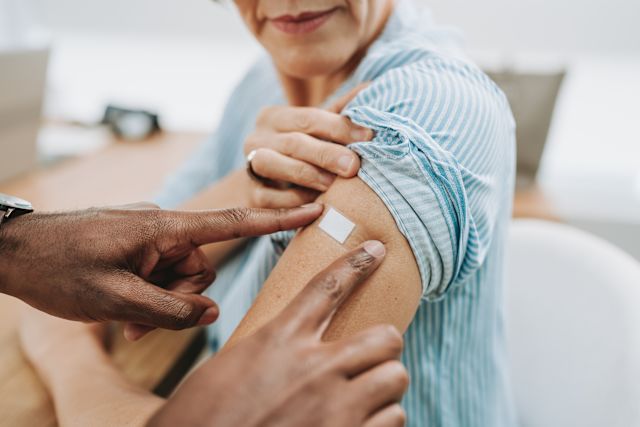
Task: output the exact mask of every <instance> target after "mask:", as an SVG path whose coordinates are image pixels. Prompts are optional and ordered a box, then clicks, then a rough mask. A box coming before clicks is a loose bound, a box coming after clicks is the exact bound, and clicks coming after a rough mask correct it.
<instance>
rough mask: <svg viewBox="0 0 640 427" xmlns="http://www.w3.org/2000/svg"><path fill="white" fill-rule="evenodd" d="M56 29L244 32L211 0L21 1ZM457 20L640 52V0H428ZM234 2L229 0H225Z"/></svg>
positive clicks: (553, 41)
mask: <svg viewBox="0 0 640 427" xmlns="http://www.w3.org/2000/svg"><path fill="white" fill-rule="evenodd" d="M22 1H25V2H30V3H32V4H33V5H34V7H35V9H37V11H38V13H39V15H40V17H41V18H42V20H43V22H44V23H46V24H47V25H48V26H49V27H50V28H51V29H53V30H55V31H66V30H69V29H76V30H90V31H105V32H111V33H113V32H120V31H126V32H133V33H140V32H148V33H155V34H162V35H170V34H173V35H179V36H186V35H189V36H194V37H204V38H207V37H226V38H227V41H231V40H233V39H235V38H237V37H240V36H241V35H242V34H243V33H244V32H243V31H242V30H241V29H240V28H239V27H238V25H237V22H236V21H235V20H230V19H229V17H228V15H229V14H228V13H223V12H222V11H221V9H227V10H228V9H230V8H231V7H230V5H229V4H227V5H225V6H223V7H222V8H221V7H220V6H216V5H212V4H211V3H212V2H211V0H22ZM422 2H423V3H425V4H427V5H429V6H430V7H431V8H432V10H433V11H434V14H435V15H436V17H437V18H438V20H439V21H440V22H442V23H448V24H452V25H456V26H459V27H460V28H462V29H464V32H465V33H466V35H467V44H468V46H470V47H472V48H474V49H488V50H494V49H499V50H503V51H513V50H518V51H519V50H522V49H526V50H541V51H560V52H567V53H572V52H574V51H597V52H603V53H611V52H625V51H629V50H634V51H636V52H637V51H640V25H638V18H639V17H640V2H638V1H630V0H586V1H585V0H519V1H510V0H485V1H469V0H422ZM227 3H229V2H227Z"/></svg>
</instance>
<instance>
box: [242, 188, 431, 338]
mask: <svg viewBox="0 0 640 427" xmlns="http://www.w3.org/2000/svg"><path fill="white" fill-rule="evenodd" d="M319 201H321V202H322V203H324V204H325V211H326V210H327V209H328V208H329V207H333V208H334V209H336V210H338V211H339V212H341V213H342V214H343V215H344V216H346V217H347V218H348V219H349V220H351V221H352V222H353V223H355V228H354V230H353V232H352V233H351V234H350V235H349V237H348V239H347V240H346V241H345V243H344V244H341V243H339V242H338V241H336V240H334V239H333V238H332V237H331V236H329V235H328V234H326V233H325V232H324V231H322V230H321V229H320V228H319V227H318V223H319V221H320V220H318V221H316V222H315V223H313V224H311V225H310V226H308V227H306V228H305V229H304V230H302V231H301V232H300V233H298V235H297V236H296V237H295V238H294V239H293V241H292V242H291V243H290V244H289V246H288V247H287V250H286V251H285V252H284V254H283V256H282V258H281V259H280V261H279V263H278V264H277V265H276V267H275V268H274V270H273V271H272V272H271V275H270V276H269V278H268V279H267V281H266V283H265V284H264V287H263V289H262V291H261V292H260V294H259V295H258V298H257V299H256V301H255V303H254V304H253V306H252V307H251V309H250V310H249V312H248V313H247V315H246V316H245V318H244V319H243V320H242V322H241V323H240V325H239V326H238V328H237V329H236V331H235V332H234V334H233V336H232V337H231V339H230V342H231V343H232V342H233V341H234V340H237V339H239V338H242V337H245V336H247V335H250V334H251V333H252V332H253V331H255V330H256V329H258V328H259V327H260V326H262V325H264V324H265V323H266V322H268V321H269V320H270V319H272V318H273V317H274V316H275V315H276V314H278V313H279V312H280V311H281V310H282V309H283V308H284V307H285V306H286V305H287V304H288V303H289V302H290V301H291V300H292V299H293V297H294V296H295V295H296V294H297V293H298V292H299V291H300V290H301V289H302V288H303V287H304V285H305V284H306V283H307V282H308V281H309V280H310V279H311V278H312V277H313V276H314V275H315V274H316V273H318V272H319V271H321V270H322V269H323V268H325V267H326V266H327V265H328V264H330V263H331V262H332V261H333V260H335V258H337V257H338V256H340V255H342V254H343V253H345V252H347V251H348V250H350V249H352V248H354V247H356V246H357V245H359V244H360V243H362V242H364V241H366V240H380V241H382V242H383V243H384V244H385V247H386V250H387V256H386V258H385V261H384V262H383V264H382V265H381V266H380V268H379V269H378V270H377V271H376V272H375V273H374V274H373V275H372V276H371V277H370V278H369V279H368V280H367V281H366V282H365V283H364V284H363V285H362V286H361V287H360V288H359V289H357V290H356V291H355V292H354V293H353V294H352V295H351V297H350V298H349V299H348V300H347V301H346V302H345V304H344V305H343V306H342V307H341V309H340V310H339V311H338V312H337V313H336V316H335V317H334V319H333V321H332V323H331V325H330V327H329V330H328V331H327V333H326V338H327V339H336V338H339V337H342V336H347V335H352V334H354V333H355V332H358V331H360V330H362V329H365V328H367V327H369V326H372V325H374V324H379V323H390V324H393V325H394V326H396V327H397V328H398V329H399V330H400V331H401V332H404V330H406V328H407V327H408V325H409V323H410V322H411V320H412V319H413V316H414V314H415V312H416V310H417V308H418V305H419V302H420V297H421V295H422V288H421V280H420V273H419V271H418V267H417V264H416V261H415V259H414V256H413V253H412V251H411V248H410V246H409V244H408V243H407V241H406V239H405V238H404V236H403V235H402V234H401V233H400V231H399V230H398V228H397V226H396V223H395V221H394V219H393V217H392V216H391V214H390V213H389V211H388V210H387V208H386V206H385V205H384V203H383V202H382V201H381V200H380V199H379V198H378V196H377V195H376V194H375V193H374V192H373V191H372V190H371V189H370V188H369V186H368V185H366V184H365V183H364V182H363V181H361V180H360V179H359V178H351V179H338V180H336V181H335V183H334V184H333V185H332V187H331V188H330V189H329V190H328V191H327V192H326V193H324V194H323V195H322V196H321V197H320V199H319Z"/></svg>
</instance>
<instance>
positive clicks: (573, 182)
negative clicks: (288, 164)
mask: <svg viewBox="0 0 640 427" xmlns="http://www.w3.org/2000/svg"><path fill="white" fill-rule="evenodd" d="M402 1H412V0H402ZM413 1H421V0H413ZM422 2H423V3H425V4H427V5H428V6H429V7H430V8H431V9H432V11H433V14H434V16H435V19H436V21H437V22H438V23H439V24H441V25H446V26H450V27H453V28H457V31H458V34H459V35H460V38H461V39H462V40H463V41H464V44H465V45H466V46H467V48H468V50H469V52H470V54H471V56H472V57H473V58H474V59H476V60H477V61H478V62H479V64H480V65H481V66H483V67H484V68H485V69H487V70H494V71H502V70H517V71H518V72H524V73H543V74H544V73H546V72H555V71H558V70H561V71H566V72H567V75H566V78H565V80H564V83H563V85H562V87H561V90H560V95H559V97H558V102H557V105H556V108H555V112H554V115H553V119H552V122H551V127H550V130H549V136H548V139H547V146H546V149H545V153H544V157H543V161H542V164H541V166H540V170H539V172H538V175H537V178H538V184H539V186H540V187H541V188H542V189H543V190H544V194H545V196H546V197H547V198H548V199H550V200H551V202H552V203H553V205H554V208H556V209H557V210H558V212H559V213H560V215H561V217H562V218H563V219H565V220H567V221H569V222H572V223H574V224H577V225H579V226H581V227H583V228H586V229H588V230H590V231H592V232H595V233H597V234H600V235H601V236H604V237H606V238H608V239H609V240H611V241H613V242H614V243H616V244H618V245H619V246H621V247H623V248H624V249H626V250H628V251H629V252H631V253H633V254H634V255H636V256H637V257H638V258H639V259H640V243H639V242H640V136H639V135H638V132H637V127H636V125H635V124H636V123H637V121H638V111H639V109H638V107H637V100H638V99H640V25H639V24H638V23H639V22H640V1H637V0H635V1H630V0H519V1H510V0H485V1H471V0H429V1H422ZM16 32H17V33H20V34H19V35H17V36H16V34H15V33H16ZM12 33H13V34H12ZM3 40H5V41H6V40H13V42H12V43H14V44H15V43H16V40H21V43H23V44H27V45H38V44H44V45H47V46H50V47H51V49H52V50H51V56H50V63H49V71H48V74H47V91H46V97H45V111H44V113H45V118H46V119H47V120H53V121H74V122H80V123H95V122H97V121H99V120H100V117H101V115H102V113H103V111H104V107H105V105H106V104H108V103H116V104H119V105H123V106H126V107H133V108H147V109H150V110H152V111H155V112H158V113H159V114H160V117H161V124H162V125H163V127H164V128H165V129H168V130H170V131H197V132H203V133H204V132H209V131H211V130H212V129H213V128H214V127H215V126H216V124H217V122H218V120H219V117H220V113H221V111H222V107H223V105H224V103H225V100H226V98H227V97H228V95H229V93H230V91H231V89H232V88H233V86H234V84H235V83H236V82H237V81H238V80H239V79H240V78H241V76H242V74H243V71H244V70H245V69H246V68H247V67H248V66H249V65H250V64H251V62H252V61H253V59H254V58H255V57H256V56H257V55H259V53H260V48H259V46H257V45H256V43H255V42H253V40H252V39H251V37H250V35H249V34H248V33H247V32H246V31H245V30H244V28H243V25H242V24H241V22H240V20H239V18H238V17H237V16H236V14H235V11H234V6H233V4H232V2H231V1H225V0H222V1H219V2H217V3H214V2H213V1H211V0H0V46H1V45H2V41H3ZM515 89H516V90H515V95H516V97H515V99H517V101H518V102H519V103H520V104H522V105H524V106H528V104H529V103H531V98H529V97H528V96H525V95H523V94H520V95H521V96H520V99H518V96H517V95H518V90H517V89H518V88H517V87H516V88H515ZM523 93H524V92H523ZM517 107H519V106H517V105H514V110H515V109H518V108H517ZM45 136H46V137H47V138H41V141H40V142H41V145H43V146H46V149H47V150H52V151H54V152H55V151H56V150H59V149H61V148H60V147H64V150H71V151H73V150H76V149H77V150H80V149H81V147H80V146H81V145H83V144H86V143H87V141H84V140H82V139H79V140H75V139H73V138H70V137H69V136H68V135H51V134H47V135H45ZM70 141H72V142H70Z"/></svg>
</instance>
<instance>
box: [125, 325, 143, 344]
mask: <svg viewBox="0 0 640 427" xmlns="http://www.w3.org/2000/svg"><path fill="white" fill-rule="evenodd" d="M141 336H142V333H141V332H140V331H138V330H136V331H132V330H130V329H127V328H125V330H124V337H125V338H126V340H127V341H131V342H134V341H138V339H140V337H141Z"/></svg>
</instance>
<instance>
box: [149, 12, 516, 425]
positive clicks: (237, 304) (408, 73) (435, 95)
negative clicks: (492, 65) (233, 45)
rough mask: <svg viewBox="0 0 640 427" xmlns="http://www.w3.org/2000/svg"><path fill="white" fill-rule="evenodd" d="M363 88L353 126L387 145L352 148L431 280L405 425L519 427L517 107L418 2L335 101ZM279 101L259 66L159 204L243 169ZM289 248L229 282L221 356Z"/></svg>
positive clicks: (269, 244) (269, 253)
mask: <svg viewBox="0 0 640 427" xmlns="http://www.w3.org/2000/svg"><path fill="white" fill-rule="evenodd" d="M365 81H368V82H371V85H370V86H369V87H367V88H366V89H365V90H363V91H362V92H360V93H359V94H358V96H357V97H356V98H355V99H354V100H353V101H352V102H351V103H350V104H349V105H347V107H346V108H345V110H344V111H343V113H344V114H346V115H347V116H349V117H350V118H351V119H352V120H353V121H354V122H356V123H358V124H361V125H363V126H366V127H369V128H372V129H374V130H375V131H376V136H375V138H374V140H373V141H372V142H366V143H365V142H363V143H356V144H352V145H351V146H350V148H351V149H353V150H355V151H356V152H357V153H358V154H359V155H360V156H361V157H362V167H361V170H360V172H359V177H360V178H361V179H362V180H363V181H364V182H365V183H367V184H368V185H369V186H370V187H371V188H372V189H373V190H374V191H375V192H376V194H378V196H380V198H381V199H382V200H383V201H384V203H385V204H386V206H387V207H388V209H389V211H390V212H391V213H392V215H393V217H394V219H395V221H396V223H397V225H398V228H399V230H400V231H401V232H402V234H403V235H404V236H405V237H406V238H407V240H408V241H409V244H410V245H411V248H412V250H413V253H414V255H415V259H416V261H417V263H418V267H419V269H420V274H421V277H422V285H423V300H422V302H421V305H420V308H419V310H418V312H417V314H416V317H415V319H414V321H413V322H412V324H411V325H410V327H409V329H408V331H407V333H406V335H405V340H406V343H405V351H404V354H403V361H404V363H405V364H406V365H407V367H408V369H409V372H410V375H411V385H410V387H409V392H408V393H407V396H406V398H405V399H404V401H403V405H404V407H405V409H406V410H407V414H408V425H409V426H415V427H418V426H491V427H496V426H506V425H512V424H513V423H514V416H513V413H512V406H511V396H510V390H509V379H508V377H507V374H506V372H507V369H506V357H505V343H504V331H503V308H502V302H503V301H502V300H503V296H502V287H503V251H504V244H505V232H506V228H507V224H508V222H509V218H510V216H511V195H512V190H513V179H514V123H513V118H512V116H511V113H510V110H509V106H508V104H507V102H506V99H505V97H504V96H503V94H502V93H501V92H500V90H499V89H498V88H497V87H496V86H495V85H494V84H493V83H492V82H491V81H490V80H489V79H488V78H487V77H486V76H485V75H484V74H483V73H482V72H481V71H479V70H478V69H477V68H476V67H475V66H474V65H472V64H470V63H469V62H468V61H467V60H465V59H464V58H463V57H462V56H461V55H460V53H459V52H458V51H457V49H456V48H455V45H454V44H453V43H452V42H451V37H449V35H448V34H447V33H446V32H444V31H442V30H440V29H438V28H437V27H435V26H434V24H433V23H432V21H431V20H430V18H429V16H428V15H427V14H425V13H424V12H423V11H421V10H418V9H417V8H416V7H415V6H414V5H413V3H412V2H411V1H409V0H404V1H398V2H396V6H395V10H394V13H393V15H392V17H391V18H390V20H389V22H388V23H387V26H386V27H385V30H384V32H383V33H382V34H381V36H380V37H379V38H378V40H376V42H375V43H374V44H373V45H372V46H371V47H370V49H369V51H368V53H367V55H366V57H365V58H364V59H363V61H362V62H361V63H360V65H359V67H358V68H357V69H356V71H355V72H354V74H353V75H352V76H351V77H350V78H349V79H348V81H347V82H345V83H344V85H343V86H342V87H341V88H340V89H339V90H338V91H337V92H336V94H335V95H334V97H338V96H340V95H341V94H343V93H345V92H347V91H349V90H350V89H351V88H353V87H355V86H356V85H357V84H359V83H361V82H365ZM278 87H279V86H278V82H277V78H276V75H275V73H274V70H273V68H272V65H271V63H270V61H269V60H263V61H261V62H260V63H258V64H257V65H256V66H255V67H254V68H253V69H252V70H251V71H250V72H249V74H248V75H247V77H246V78H245V79H244V80H243V82H242V83H241V84H240V85H239V87H238V88H237V90H236V91H235V93H234V94H233V96H232V98H231V100H230V101H229V104H228V108H227V110H226V113H225V116H224V118H223V120H222V123H223V124H224V127H223V128H221V129H220V130H219V131H218V133H217V134H216V135H215V136H214V137H213V138H212V139H211V140H210V141H208V142H207V143H206V144H204V145H203V147H202V148H201V149H200V151H199V152H198V153H197V154H196V155H195V156H194V157H193V158H192V159H191V161H190V162H189V163H188V164H187V165H185V167H184V168H183V169H182V170H181V171H180V172H179V173H178V174H176V175H175V176H174V177H173V178H172V179H170V180H169V182H168V183H167V187H166V188H165V190H164V192H163V193H162V195H161V197H160V198H159V200H158V201H159V203H160V204H161V205H163V206H174V205H176V204H178V203H180V202H181V201H183V200H185V199H186V198H188V197H189V196H191V195H192V194H194V193H195V192H197V191H198V190H199V189H200V188H202V187H204V186H206V185H207V184H209V183H210V182H214V181H216V180H217V179H220V178H221V177H223V176H224V175H226V174H227V173H229V172H230V171H232V170H233V169H235V168H237V167H240V166H242V164H243V160H244V159H243V156H242V144H243V141H244V138H245V137H246V135H247V134H248V133H249V132H251V130H252V128H253V126H254V123H255V118H256V115H257V113H258V111H259V110H260V108H261V107H263V106H265V105H273V104H283V103H284V102H285V101H284V97H283V94H282V93H281V92H280V90H279V89H278ZM257 100H260V102H256V101H257ZM328 102H331V100H329V101H328ZM290 238H291V233H278V234H276V235H273V236H271V237H264V238H260V239H256V240H254V241H253V242H251V244H250V245H249V246H248V247H247V249H246V250H244V251H243V252H242V253H240V254H238V255H237V256H236V257H235V258H233V259H232V260H231V261H229V262H228V263H227V264H226V265H225V266H224V268H223V269H222V270H221V271H220V272H219V276H218V280H217V283H216V286H215V287H214V291H213V296H214V297H215V298H217V300H218V301H220V302H221V306H222V307H221V308H222V317H221V319H220V320H219V321H218V322H217V323H216V324H215V325H214V326H213V327H212V330H211V335H212V337H213V338H214V340H215V342H217V343H222V342H224V340H226V339H227V338H228V337H229V335H230V334H231V332H232V331H233V329H234V328H235V326H236V325H237V323H238V322H239V321H240V319H241V318H242V316H243V315H244V314H245V313H246V311H247V310H248V308H249V307H250V305H251V303H252V301H253V300H254V298H255V297H256V295H257V293H258V292H259V290H260V286H261V284H262V283H263V282H264V280H265V279H266V278H267V276H268V275H269V272H270V271H271V269H272V268H273V267H274V265H275V263H276V262H277V260H278V258H279V254H280V252H281V249H282V248H283V247H286V244H287V243H288V241H289V239H290Z"/></svg>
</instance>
